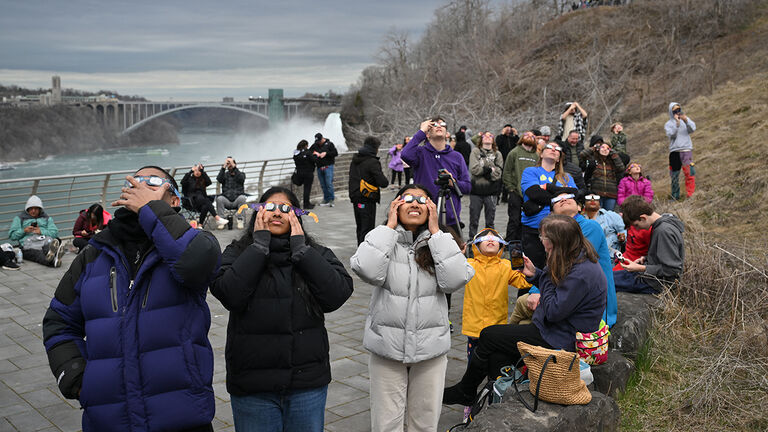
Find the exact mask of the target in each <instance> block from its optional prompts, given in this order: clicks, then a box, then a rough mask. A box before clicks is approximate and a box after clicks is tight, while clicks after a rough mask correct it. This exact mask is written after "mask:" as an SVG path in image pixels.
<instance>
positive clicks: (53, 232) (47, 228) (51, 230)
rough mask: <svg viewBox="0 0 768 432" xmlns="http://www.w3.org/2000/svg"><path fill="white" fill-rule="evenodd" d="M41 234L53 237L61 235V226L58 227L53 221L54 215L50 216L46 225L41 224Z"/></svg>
mask: <svg viewBox="0 0 768 432" xmlns="http://www.w3.org/2000/svg"><path fill="white" fill-rule="evenodd" d="M40 234H42V235H44V236H48V237H53V238H58V237H59V227H57V226H56V224H55V223H54V222H53V218H52V217H50V216H48V219H46V221H45V225H44V226H43V225H41V226H40Z"/></svg>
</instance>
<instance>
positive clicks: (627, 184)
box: [616, 162, 653, 205]
mask: <svg viewBox="0 0 768 432" xmlns="http://www.w3.org/2000/svg"><path fill="white" fill-rule="evenodd" d="M626 174H627V175H625V176H624V178H622V179H621V181H620V182H619V192H618V198H617V200H616V202H617V203H618V204H619V205H621V203H623V202H624V200H625V199H627V197H628V196H630V195H640V196H641V197H643V198H644V199H645V201H646V202H648V203H650V202H651V201H653V186H652V185H651V181H650V180H648V179H647V178H646V177H644V176H643V167H642V165H640V164H639V163H637V162H632V163H631V164H629V167H627V171H626Z"/></svg>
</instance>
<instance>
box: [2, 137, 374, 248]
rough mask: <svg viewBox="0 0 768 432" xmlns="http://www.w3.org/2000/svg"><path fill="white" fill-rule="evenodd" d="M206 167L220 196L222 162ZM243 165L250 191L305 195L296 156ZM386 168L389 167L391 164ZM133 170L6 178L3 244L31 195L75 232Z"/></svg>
mask: <svg viewBox="0 0 768 432" xmlns="http://www.w3.org/2000/svg"><path fill="white" fill-rule="evenodd" d="M353 155H354V153H353V152H349V153H342V154H340V155H339V156H338V157H337V158H336V163H335V169H334V188H335V191H336V195H337V200H339V197H341V198H345V197H346V196H347V183H348V173H349V164H350V162H351V160H352V156H353ZM382 155H386V151H385V150H382ZM381 160H382V164H383V165H384V164H386V158H385V157H382V158H381ZM206 168H207V172H208V175H209V176H210V177H211V181H212V182H213V183H212V184H211V186H210V187H209V188H208V194H209V195H217V194H219V193H221V190H220V185H219V184H218V182H217V181H216V176H217V174H218V173H219V169H220V166H209V167H206ZM238 168H239V169H240V170H241V171H243V172H244V173H245V175H246V180H245V191H246V193H247V194H249V195H255V196H260V195H261V194H262V193H264V192H265V191H266V190H267V189H269V188H270V187H272V186H278V185H279V186H285V187H288V188H291V189H292V190H293V191H294V192H296V194H297V195H298V196H299V199H301V196H302V187H301V186H294V185H293V184H291V174H292V173H293V170H294V163H293V159H292V158H281V159H268V160H258V161H244V162H238ZM189 169H190V168H189V167H174V168H170V169H169V172H170V173H171V174H172V175H173V176H174V178H175V179H176V181H179V182H180V181H181V179H182V177H184V174H186V173H187V172H188V171H189ZM384 169H385V172H386V166H384ZM132 173H133V171H109V172H98V173H90V174H75V175H61V176H46V177H31V178H21V179H8V180H0V243H2V242H6V241H9V240H8V230H9V229H10V226H11V222H12V221H13V218H14V217H15V216H16V215H18V214H19V213H20V212H22V211H24V205H25V204H26V202H27V199H28V198H29V196H30V195H37V196H38V197H40V199H41V200H42V201H43V206H44V209H45V211H46V213H47V214H48V215H49V216H51V217H53V220H54V222H55V223H56V226H57V227H58V228H59V237H61V238H70V237H72V227H73V226H74V223H75V220H77V217H78V215H79V212H80V210H83V209H87V208H88V207H89V206H90V205H91V204H94V203H100V204H101V205H102V206H103V207H104V209H105V210H107V211H109V212H110V213H114V211H115V210H116V209H115V208H114V207H112V206H111V205H110V204H111V203H112V201H114V200H115V199H117V197H118V196H119V195H120V188H122V187H123V185H124V184H125V176H126V175H128V174H132ZM311 197H312V199H313V200H317V199H320V198H322V190H321V189H320V185H319V182H318V181H317V180H316V178H315V181H314V182H313V184H312V193H311ZM339 201H341V200H339ZM340 203H341V202H340Z"/></svg>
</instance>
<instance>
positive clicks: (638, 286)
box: [613, 270, 658, 294]
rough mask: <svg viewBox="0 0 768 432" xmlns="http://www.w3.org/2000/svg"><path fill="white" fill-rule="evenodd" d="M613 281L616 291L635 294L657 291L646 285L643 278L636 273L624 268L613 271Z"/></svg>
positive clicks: (654, 292)
mask: <svg viewBox="0 0 768 432" xmlns="http://www.w3.org/2000/svg"><path fill="white" fill-rule="evenodd" d="M613 283H614V285H616V292H628V293H635V294H657V293H658V291H656V290H655V289H653V287H651V286H650V285H648V284H647V283H646V282H645V281H644V280H643V278H641V277H639V276H638V275H637V274H636V273H632V272H628V271H626V270H614V271H613Z"/></svg>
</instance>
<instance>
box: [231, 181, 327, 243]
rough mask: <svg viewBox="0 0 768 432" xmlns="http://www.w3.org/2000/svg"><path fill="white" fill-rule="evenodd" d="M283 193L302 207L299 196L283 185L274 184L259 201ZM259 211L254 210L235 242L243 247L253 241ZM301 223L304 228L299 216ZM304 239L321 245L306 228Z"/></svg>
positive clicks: (264, 200)
mask: <svg viewBox="0 0 768 432" xmlns="http://www.w3.org/2000/svg"><path fill="white" fill-rule="evenodd" d="M279 193H281V194H283V195H285V196H287V197H288V201H290V203H291V205H292V206H293V207H296V208H301V202H300V201H299V198H298V197H297V196H296V194H295V193H293V192H291V190H290V189H288V188H284V187H282V186H273V187H271V188H269V189H267V191H266V192H264V194H263V195H261V197H260V198H259V202H260V203H263V202H267V200H269V198H270V197H272V195H276V194H279ZM257 214H258V212H255V211H254V212H253V214H252V215H251V219H250V220H249V221H248V224H247V225H246V226H245V229H244V230H243V235H242V236H241V237H240V238H239V239H238V240H235V241H234V242H233V243H236V244H238V245H239V246H241V247H242V248H243V249H244V248H246V247H247V246H248V245H250V244H251V243H253V227H254V226H255V224H256V215H257ZM298 219H299V223H300V224H301V228H302V229H304V223H303V222H302V221H301V217H299V218H298ZM304 239H305V242H306V244H307V245H309V246H311V247H314V246H319V243H317V241H316V240H315V239H314V237H312V236H310V235H309V234H308V233H307V232H306V230H305V231H304Z"/></svg>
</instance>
